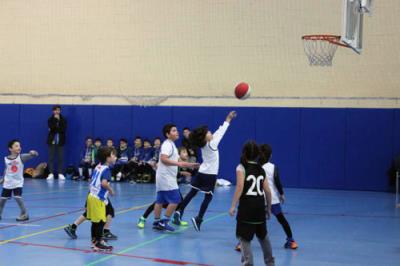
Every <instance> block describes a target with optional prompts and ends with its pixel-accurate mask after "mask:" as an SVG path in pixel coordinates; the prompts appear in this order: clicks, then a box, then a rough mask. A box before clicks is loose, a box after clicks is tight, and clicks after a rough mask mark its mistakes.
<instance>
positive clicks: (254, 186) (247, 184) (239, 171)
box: [229, 141, 275, 266]
mask: <svg viewBox="0 0 400 266" xmlns="http://www.w3.org/2000/svg"><path fill="white" fill-rule="evenodd" d="M258 156H259V148H258V146H257V143H255V142H254V141H250V142H247V143H246V144H245V145H244V147H243V150H242V156H241V158H240V164H239V165H238V167H237V168H236V191H235V194H234V197H233V200H232V205H231V208H230V210H229V214H230V215H231V216H233V215H234V214H235V209H236V204H237V202H239V206H238V212H237V216H236V220H237V224H236V237H237V238H238V239H239V241H240V244H241V252H242V263H243V265H254V263H253V254H252V250H251V243H250V242H251V240H252V239H253V237H254V235H256V236H257V239H258V241H259V242H260V245H261V248H262V251H263V255H264V263H265V265H267V266H274V265H275V262H274V257H273V256H272V248H271V243H270V241H269V238H268V234H267V223H266V219H267V218H269V216H270V213H271V191H270V189H269V186H268V181H267V179H266V175H265V171H264V169H263V168H262V167H261V165H260V164H259V163H258V162H257V161H258Z"/></svg>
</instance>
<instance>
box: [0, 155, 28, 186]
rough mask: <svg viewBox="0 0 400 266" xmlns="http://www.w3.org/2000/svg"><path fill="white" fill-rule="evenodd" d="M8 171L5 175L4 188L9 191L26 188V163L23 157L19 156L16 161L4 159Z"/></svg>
mask: <svg viewBox="0 0 400 266" xmlns="http://www.w3.org/2000/svg"><path fill="white" fill-rule="evenodd" d="M4 162H5V164H6V170H5V173H4V184H3V187H4V188H7V189H14V188H18V187H23V186H24V163H23V162H22V159H21V156H20V155H18V156H17V158H15V159H9V158H7V157H4Z"/></svg>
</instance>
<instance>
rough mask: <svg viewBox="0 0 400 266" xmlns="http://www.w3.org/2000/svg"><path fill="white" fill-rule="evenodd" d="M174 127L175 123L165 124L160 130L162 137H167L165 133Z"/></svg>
mask: <svg viewBox="0 0 400 266" xmlns="http://www.w3.org/2000/svg"><path fill="white" fill-rule="evenodd" d="M174 127H176V125H174V124H166V125H165V126H164V127H163V130H162V132H163V135H164V137H166V138H168V137H167V134H169V133H170V132H171V129H172V128H174Z"/></svg>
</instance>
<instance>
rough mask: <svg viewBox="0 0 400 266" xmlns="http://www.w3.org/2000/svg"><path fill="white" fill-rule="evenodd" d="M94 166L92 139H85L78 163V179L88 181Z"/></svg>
mask: <svg viewBox="0 0 400 266" xmlns="http://www.w3.org/2000/svg"><path fill="white" fill-rule="evenodd" d="M94 165H95V161H94V148H93V139H92V137H86V139H85V147H84V148H83V150H82V152H81V160H80V163H79V167H78V171H79V177H78V178H79V179H82V180H88V179H90V178H91V176H92V170H93V167H94Z"/></svg>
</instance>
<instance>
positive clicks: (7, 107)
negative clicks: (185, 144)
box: [0, 104, 400, 191]
mask: <svg viewBox="0 0 400 266" xmlns="http://www.w3.org/2000/svg"><path fill="white" fill-rule="evenodd" d="M231 109H232V108H228V107H180V106H179V107H139V106H87V105H82V106H81V105H66V106H63V109H62V114H63V115H64V116H65V117H66V118H67V120H68V132H67V145H66V147H65V161H66V163H65V165H68V164H77V163H78V160H79V153H80V150H81V148H82V146H83V143H84V139H85V137H86V136H93V137H100V138H102V139H104V140H105V139H106V138H108V137H111V138H113V139H114V141H115V143H116V144H118V140H119V138H121V137H125V138H127V139H128V141H129V144H130V145H132V143H133V139H134V137H135V136H137V135H139V136H142V137H146V138H149V139H153V138H154V137H157V136H160V137H161V136H162V127H163V125H164V124H166V123H169V122H172V123H175V124H176V125H177V126H178V127H179V129H180V130H181V129H182V128H183V127H185V126H188V127H190V128H194V127H196V126H200V125H208V126H209V128H210V130H212V131H214V130H216V129H217V128H218V126H219V125H221V124H222V122H223V121H224V119H225V117H226V115H227V113H228V112H229V111H230V110H231ZM235 110H236V111H237V112H238V117H237V119H236V120H235V121H234V122H233V123H232V125H231V126H230V128H229V130H228V132H227V133H226V135H225V137H224V139H223V140H222V142H221V144H220V149H219V150H220V177H222V178H226V179H228V180H231V181H233V182H234V181H235V168H236V165H237V164H238V162H239V159H240V154H241V147H242V145H243V143H244V142H245V141H246V140H249V139H255V140H256V141H257V142H259V143H269V144H271V146H272V148H273V156H272V161H273V162H274V163H276V164H277V165H278V166H279V168H280V170H281V178H282V181H283V183H284V185H285V186H287V187H298V188H326V189H355V190H376V191H385V190H387V188H388V187H387V183H388V182H387V181H388V178H387V177H386V171H387V169H388V167H389V165H390V162H391V160H392V158H393V157H394V155H396V154H397V153H399V152H400V110H397V109H352V108H261V107H254V108H252V107H241V108H235ZM0 114H1V121H2V124H3V128H2V130H1V131H0V143H3V144H2V145H3V155H6V154H7V149H6V143H7V142H8V141H9V140H10V139H12V138H19V139H21V141H22V146H23V149H24V151H26V152H27V151H29V150H30V149H36V150H38V151H39V153H40V157H39V158H38V159H35V160H33V161H31V162H29V163H28V164H27V165H28V166H32V165H36V164H38V163H39V162H42V161H47V157H48V156H47V145H46V136H47V132H48V129H47V118H48V117H49V116H50V115H51V106H50V105H26V104H19V105H17V104H16V105H12V104H3V105H0ZM180 143H181V141H180V140H178V141H177V146H179V145H180ZM3 168H4V166H3V165H2V166H1V169H3Z"/></svg>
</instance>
